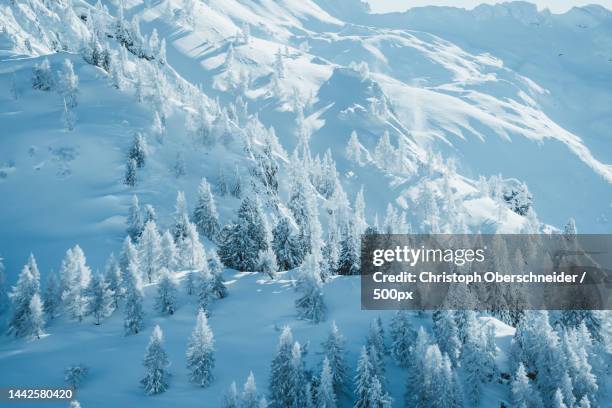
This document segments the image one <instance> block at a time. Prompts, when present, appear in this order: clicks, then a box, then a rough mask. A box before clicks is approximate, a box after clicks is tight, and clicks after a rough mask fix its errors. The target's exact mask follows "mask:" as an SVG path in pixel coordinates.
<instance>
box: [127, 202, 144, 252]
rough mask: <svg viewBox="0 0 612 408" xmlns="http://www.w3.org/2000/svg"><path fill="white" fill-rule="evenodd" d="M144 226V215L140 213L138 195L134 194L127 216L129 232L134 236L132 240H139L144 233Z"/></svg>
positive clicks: (131, 236)
mask: <svg viewBox="0 0 612 408" xmlns="http://www.w3.org/2000/svg"><path fill="white" fill-rule="evenodd" d="M142 228H143V226H142V216H141V214H140V205H139V203H138V197H137V196H136V195H133V196H132V202H131V204H130V209H129V211H128V217H127V233H128V235H129V236H130V238H132V241H134V242H136V241H138V239H139V238H140V234H142Z"/></svg>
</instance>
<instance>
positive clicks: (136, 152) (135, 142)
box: [128, 132, 148, 169]
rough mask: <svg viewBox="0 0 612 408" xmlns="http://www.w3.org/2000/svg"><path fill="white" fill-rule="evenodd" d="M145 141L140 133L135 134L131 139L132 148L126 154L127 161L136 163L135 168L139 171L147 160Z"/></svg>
mask: <svg viewBox="0 0 612 408" xmlns="http://www.w3.org/2000/svg"><path fill="white" fill-rule="evenodd" d="M147 151H148V148H147V141H146V139H145V137H144V136H143V135H142V133H140V132H137V133H136V134H134V138H133V139H132V146H131V147H130V150H129V152H128V159H133V160H135V161H136V166H137V167H138V168H139V169H141V168H143V167H144V165H145V161H146V159H147Z"/></svg>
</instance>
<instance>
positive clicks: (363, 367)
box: [354, 347, 375, 408]
mask: <svg viewBox="0 0 612 408" xmlns="http://www.w3.org/2000/svg"><path fill="white" fill-rule="evenodd" d="M374 378H375V374H374V367H373V366H372V363H371V362H370V356H369V354H368V352H367V350H366V348H365V347H362V348H361V354H360V356H359V361H358V362H357V374H356V375H355V396H356V397H357V399H356V401H355V404H354V407H355V408H370V407H371V406H370V392H371V389H372V380H373V379H374Z"/></svg>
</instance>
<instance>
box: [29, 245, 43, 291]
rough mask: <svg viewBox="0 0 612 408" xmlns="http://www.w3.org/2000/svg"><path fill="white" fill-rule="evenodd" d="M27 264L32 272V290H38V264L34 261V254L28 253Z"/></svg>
mask: <svg viewBox="0 0 612 408" xmlns="http://www.w3.org/2000/svg"><path fill="white" fill-rule="evenodd" d="M27 265H28V268H30V272H32V277H33V278H34V281H33V284H34V291H35V292H40V271H39V270H38V264H37V263H36V258H34V254H32V253H30V256H29V257H28V263H27Z"/></svg>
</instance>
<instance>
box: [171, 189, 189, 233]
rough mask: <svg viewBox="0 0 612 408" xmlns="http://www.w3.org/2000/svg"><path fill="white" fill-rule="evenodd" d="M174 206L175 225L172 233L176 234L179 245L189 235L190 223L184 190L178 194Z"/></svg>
mask: <svg viewBox="0 0 612 408" xmlns="http://www.w3.org/2000/svg"><path fill="white" fill-rule="evenodd" d="M174 208H175V211H174V227H173V228H172V235H173V236H174V242H176V244H177V245H179V244H180V242H181V241H182V240H183V238H185V237H186V236H187V225H188V224H189V217H188V216H187V203H186V202H185V193H183V192H182V191H179V192H178V193H177V194H176V205H175V207H174Z"/></svg>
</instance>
